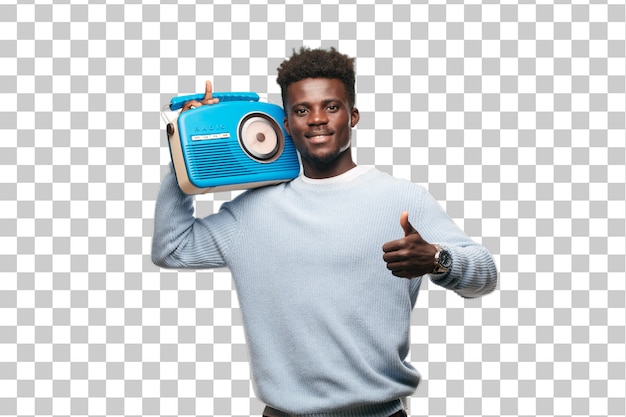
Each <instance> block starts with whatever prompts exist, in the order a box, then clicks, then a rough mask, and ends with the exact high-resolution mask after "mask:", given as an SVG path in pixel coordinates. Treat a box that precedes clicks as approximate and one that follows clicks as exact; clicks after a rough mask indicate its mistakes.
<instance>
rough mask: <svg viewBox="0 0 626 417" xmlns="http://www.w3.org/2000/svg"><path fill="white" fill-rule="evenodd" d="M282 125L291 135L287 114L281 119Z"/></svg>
mask: <svg viewBox="0 0 626 417" xmlns="http://www.w3.org/2000/svg"><path fill="white" fill-rule="evenodd" d="M283 126H284V127H285V131H286V132H287V134H288V135H289V136H291V130H290V129H289V120H287V116H285V118H284V119H283Z"/></svg>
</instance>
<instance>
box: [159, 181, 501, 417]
mask: <svg viewBox="0 0 626 417" xmlns="http://www.w3.org/2000/svg"><path fill="white" fill-rule="evenodd" d="M404 210H408V212H409V219H410V222H411V224H412V225H413V226H414V227H415V229H416V230H417V231H418V232H419V233H420V234H421V235H422V237H423V238H424V239H425V240H426V241H428V242H431V243H439V244H442V245H444V246H446V247H447V248H448V249H449V251H450V252H451V254H452V258H453V265H452V270H451V272H449V273H448V274H446V275H445V276H443V277H439V278H437V280H433V282H435V283H436V284H438V285H441V286H443V287H445V288H448V289H451V290H454V291H456V292H457V293H458V294H460V295H461V296H464V297H476V296H480V295H483V294H486V293H488V292H491V291H492V290H493V289H494V288H495V285H496V280H497V278H496V277H497V272H496V269H495V265H494V263H493V260H492V257H491V255H490V254H489V252H488V251H487V250H486V249H485V248H484V247H482V246H480V245H478V244H476V243H474V242H473V241H472V240H471V239H470V238H469V237H468V236H467V235H466V234H465V233H463V232H462V231H461V230H460V229H459V228H458V227H457V226H456V225H455V223H454V222H453V221H452V220H451V219H450V218H449V216H448V215H447V214H446V213H445V212H444V211H443V210H442V209H441V207H440V205H439V204H438V203H437V202H436V201H435V200H434V199H433V198H432V197H431V195H430V194H429V193H428V192H427V191H426V190H425V189H424V188H422V187H421V186H418V185H416V184H413V183H410V182H408V181H404V180H398V179H395V178H393V177H391V176H389V175H387V174H385V173H382V172H380V171H378V170H375V169H373V170H370V171H368V172H366V173H365V174H363V175H360V176H358V177H357V178H355V179H353V180H352V181H349V182H347V183H338V184H310V183H307V182H305V181H303V180H302V178H297V179H295V180H293V181H292V182H290V183H287V184H281V185H277V186H270V187H265V188H261V189H256V190H250V191H247V192H244V193H243V194H241V195H239V196H238V197H237V198H235V199H234V200H233V201H230V202H227V203H224V204H223V205H222V207H221V209H220V211H219V212H218V213H216V214H213V215H211V216H208V217H206V218H204V219H198V218H195V217H194V215H193V214H194V206H193V197H190V196H187V195H184V194H183V193H181V191H180V190H179V188H178V186H177V183H176V178H175V176H174V175H173V174H172V173H169V174H168V175H167V176H166V177H165V178H164V180H163V182H162V185H161V190H160V193H159V196H158V200H157V205H156V216H155V230H154V239H153V248H152V250H153V252H152V258H153V262H154V263H155V264H157V265H160V266H162V267H166V268H215V267H223V266H227V267H228V268H229V269H230V271H231V272H232V276H233V279H234V281H235V285H236V288H237V294H238V297H239V304H240V307H241V311H242V315H243V320H244V328H245V331H246V337H247V342H248V347H249V349H250V362H251V368H252V375H253V380H254V384H255V388H256V393H257V396H258V397H259V398H260V399H261V400H262V401H264V402H265V403H266V404H268V405H270V406H272V407H273V408H275V409H277V410H282V411H284V412H286V413H289V414H292V415H302V416H324V417H332V416H360V417H362V416H372V417H378V416H380V417H384V416H388V415H390V414H392V413H394V412H396V411H398V410H399V409H400V408H401V405H400V401H399V398H402V397H406V396H409V395H411V394H412V393H413V392H414V391H415V388H416V387H417V384H418V383H419V380H420V376H419V373H418V372H417V371H416V370H415V369H414V368H413V367H412V366H411V365H410V364H409V363H408V362H406V361H405V359H406V357H407V353H408V351H409V347H410V340H409V332H410V316H411V310H412V308H413V306H414V305H415V301H416V299H417V295H418V291H419V288H420V283H421V278H416V279H412V280H408V279H404V278H397V277H394V276H393V275H392V274H391V272H390V271H389V270H388V269H387V267H386V264H385V262H384V261H383V258H382V257H383V251H382V246H383V244H385V243H386V242H388V241H391V240H395V239H399V238H401V237H403V236H404V232H403V230H402V228H401V226H400V223H399V219H400V213H401V212H402V211H404Z"/></svg>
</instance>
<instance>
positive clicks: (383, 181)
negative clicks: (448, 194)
mask: <svg viewBox="0 0 626 417" xmlns="http://www.w3.org/2000/svg"><path fill="white" fill-rule="evenodd" d="M371 174H372V178H371V179H372V180H374V181H375V182H373V183H376V184H380V186H382V187H385V189H386V190H387V191H390V192H391V191H398V192H410V193H418V194H423V193H428V191H427V190H426V188H425V187H424V186H423V185H421V184H419V183H415V182H412V181H410V180H408V179H405V178H398V177H394V176H393V175H391V174H389V173H387V172H383V171H381V170H379V169H378V168H373V169H372V170H371Z"/></svg>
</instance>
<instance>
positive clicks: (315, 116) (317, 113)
mask: <svg viewBox="0 0 626 417" xmlns="http://www.w3.org/2000/svg"><path fill="white" fill-rule="evenodd" d="M326 123H328V115H327V114H326V112H325V111H324V109H323V108H320V109H312V110H311V114H310V116H309V125H313V126H315V125H324V124H326Z"/></svg>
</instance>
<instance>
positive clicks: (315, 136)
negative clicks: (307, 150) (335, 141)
mask: <svg viewBox="0 0 626 417" xmlns="http://www.w3.org/2000/svg"><path fill="white" fill-rule="evenodd" d="M332 135H333V132H330V131H320V132H308V133H306V134H305V135H304V137H305V138H307V139H309V140H310V141H311V142H323V141H325V140H326V139H327V138H328V137H330V136H332Z"/></svg>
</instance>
